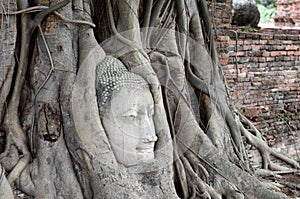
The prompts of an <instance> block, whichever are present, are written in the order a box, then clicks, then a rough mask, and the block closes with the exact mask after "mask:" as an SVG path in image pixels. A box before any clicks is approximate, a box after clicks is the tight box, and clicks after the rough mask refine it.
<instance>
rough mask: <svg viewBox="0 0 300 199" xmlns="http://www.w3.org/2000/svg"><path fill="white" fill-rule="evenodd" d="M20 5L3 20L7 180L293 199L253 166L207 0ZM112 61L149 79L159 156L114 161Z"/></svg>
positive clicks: (63, 189)
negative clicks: (104, 83)
mask: <svg viewBox="0 0 300 199" xmlns="http://www.w3.org/2000/svg"><path fill="white" fill-rule="evenodd" d="M20 2H22V4H20ZM20 2H19V4H18V6H19V7H18V10H17V2H16V1H6V0H5V1H3V6H2V7H3V9H4V10H2V11H1V15H0V16H1V19H2V21H3V23H2V24H1V26H0V27H1V31H0V38H1V40H0V50H2V51H5V53H1V54H0V66H1V77H2V79H1V82H0V85H1V87H0V100H1V101H0V119H1V131H4V132H5V134H6V147H5V150H4V151H1V152H2V153H1V155H0V163H1V164H2V166H3V168H4V169H5V171H6V172H7V173H8V176H7V177H5V176H4V175H1V176H0V185H2V184H1V183H3V187H8V188H7V189H8V190H9V189H10V187H12V190H13V189H15V188H16V189H19V190H20V191H22V192H24V193H26V194H27V195H29V196H32V197H34V198H66V199H67V198H178V197H180V198H218V199H221V198H267V199H268V198H287V197H286V196H284V195H282V194H281V193H277V192H274V191H272V190H269V186H267V185H265V183H262V182H261V181H260V180H259V179H258V178H257V176H255V175H254V172H253V171H252V170H251V169H250V168H251V166H250V164H249V162H248V159H247V155H246V152H245V147H244V144H243V142H242V133H243V135H244V136H245V137H246V138H252V137H251V136H249V135H248V133H249V132H248V130H247V129H246V128H244V125H247V126H249V127H250V128H255V127H253V126H252V125H251V124H250V125H249V123H248V121H247V120H246V119H245V118H243V117H242V116H240V115H238V114H237V113H236V110H235V109H234V107H233V106H232V105H231V103H230V96H229V94H228V92H227V88H226V82H225V80H224V77H223V76H222V73H221V71H220V69H219V67H218V58H217V54H216V49H215V46H214V40H213V33H212V29H211V25H210V21H209V16H208V11H207V6H206V2H205V1H203V0H202V1H200V0H199V1H196V0H189V1H186V0H176V1H171V0H158V1H152V0H148V1H145V0H135V1H127V0H124V1H120V2H119V1H104V0H93V1H89V0H74V1H72V2H69V1H67V0H65V1H60V2H58V1H54V0H53V1H49V2H50V3H49V2H48V1H36V2H30V5H31V7H29V4H28V2H27V1H20ZM20 5H21V6H20ZM49 6H50V8H49ZM8 12H10V13H8ZM32 12H34V13H35V14H32ZM17 19H18V20H17ZM95 25H96V27H95ZM17 27H18V28H17ZM19 27H20V28H19ZM26 27H27V28H28V29H26ZM107 56H114V57H115V58H116V59H119V60H121V61H122V63H123V64H124V65H125V66H126V67H127V69H128V70H129V71H130V72H133V73H136V74H138V75H140V76H142V77H143V78H144V79H145V80H146V81H147V82H148V83H149V85H150V90H151V93H152V96H153V101H154V104H155V114H154V122H155V130H156V134H157V136H158V137H159V139H158V141H157V143H156V145H155V161H153V162H151V163H145V164H141V165H137V166H133V167H125V166H124V165H122V164H120V163H119V162H118V161H117V160H116V158H115V157H114V153H113V151H112V149H111V146H110V142H109V139H108V138H107V135H106V133H105V130H104V128H103V126H102V123H101V117H100V115H99V110H98V105H97V98H96V89H97V88H96V82H97V81H98V80H97V78H96V76H95V74H96V70H97V66H99V64H100V65H101V63H104V62H103V61H104V60H105V58H106V57H107ZM12 82H16V84H12ZM7 105H8V106H7ZM10 110H13V111H10ZM240 118H242V119H240ZM242 123H243V124H242ZM241 132H242V133H241ZM251 135H252V134H251ZM256 136H258V135H256ZM249 140H250V142H251V140H255V142H253V144H256V146H262V147H261V148H262V149H265V150H266V153H265V154H266V159H265V160H266V162H268V161H269V159H268V155H269V154H272V153H273V154H272V155H274V152H272V151H271V150H268V149H267V148H266V147H265V145H263V144H262V142H261V141H260V140H259V139H249ZM279 157H281V156H279ZM281 159H282V158H281ZM287 162H288V161H287ZM268 163H270V162H268ZM288 163H289V164H291V165H292V166H294V167H296V168H298V169H299V168H300V166H299V164H298V163H297V162H295V161H291V162H288ZM269 165H274V164H271V163H270V164H269ZM273 168H278V167H276V166H275V167H273ZM280 168H281V167H280ZM266 169H267V168H266ZM6 178H7V180H8V182H9V183H10V186H9V184H8V182H7V181H6ZM2 179H3V181H1V180H2ZM1 188H2V186H0V196H1V194H3V189H1ZM5 194H6V195H5V198H12V197H13V196H12V194H13V193H12V191H10V190H9V191H8V192H7V193H5ZM14 194H15V193H14Z"/></svg>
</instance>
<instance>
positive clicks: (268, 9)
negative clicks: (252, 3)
mask: <svg viewBox="0 0 300 199" xmlns="http://www.w3.org/2000/svg"><path fill="white" fill-rule="evenodd" d="M257 8H258V10H259V13H260V21H261V22H270V21H271V20H272V16H273V14H274V13H275V12H276V5H275V4H269V5H267V6H264V5H262V4H257Z"/></svg>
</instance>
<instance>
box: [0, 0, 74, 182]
mask: <svg viewBox="0 0 300 199" xmlns="http://www.w3.org/2000/svg"><path fill="white" fill-rule="evenodd" d="M68 3H69V0H64V1H62V2H60V3H58V4H56V5H54V6H52V7H50V8H49V9H46V10H45V11H43V12H41V13H39V14H37V15H36V16H35V18H34V19H33V20H31V18H30V16H28V15H25V13H23V15H24V16H22V23H21V24H22V27H21V49H20V58H19V66H18V70H17V75H16V80H15V86H14V88H13V92H12V96H11V99H10V102H9V105H8V108H7V112H6V116H5V120H4V126H5V128H6V132H7V133H8V136H7V142H6V148H5V152H4V153H3V154H1V157H0V158H3V157H4V156H5V155H7V154H8V152H7V151H8V150H9V148H10V146H11V145H15V146H16V147H17V148H18V150H19V151H20V152H21V155H22V156H21V158H20V159H19V161H18V163H17V164H16V166H15V167H14V168H13V169H12V171H11V172H10V174H9V175H8V178H7V179H8V182H9V183H10V184H12V183H13V182H14V181H15V180H16V179H17V178H18V177H19V176H20V174H21V172H22V171H23V170H24V168H25V167H26V166H27V165H28V163H29V161H30V159H31V155H30V153H29V150H28V148H27V139H26V136H25V134H24V131H23V129H22V126H21V123H20V120H19V115H18V109H19V103H20V97H21V90H22V87H23V84H24V81H25V74H26V71H27V67H28V65H27V63H28V57H29V45H30V36H31V33H32V31H33V30H34V29H35V28H36V27H37V26H39V25H40V23H41V21H42V20H43V18H44V17H45V16H46V15H48V14H49V13H51V12H53V11H55V10H57V9H59V8H61V7H63V6H65V5H67V4H68ZM18 4H19V5H20V8H21V9H26V8H27V7H28V2H27V1H24V0H20V1H19V2H18Z"/></svg>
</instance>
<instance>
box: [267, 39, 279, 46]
mask: <svg viewBox="0 0 300 199" xmlns="http://www.w3.org/2000/svg"><path fill="white" fill-rule="evenodd" d="M268 44H271V45H277V44H281V41H280V40H269V41H268Z"/></svg>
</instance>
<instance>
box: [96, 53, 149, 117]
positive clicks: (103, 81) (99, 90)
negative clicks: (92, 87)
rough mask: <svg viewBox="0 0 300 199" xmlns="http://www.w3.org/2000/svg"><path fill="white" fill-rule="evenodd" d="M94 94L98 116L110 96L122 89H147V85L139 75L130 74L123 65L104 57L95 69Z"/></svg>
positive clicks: (102, 111)
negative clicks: (95, 95)
mask: <svg viewBox="0 0 300 199" xmlns="http://www.w3.org/2000/svg"><path fill="white" fill-rule="evenodd" d="M96 79H97V83H96V94H97V100H98V107H99V111H100V116H102V115H103V113H104V112H105V108H106V107H107V104H108V102H110V100H111V97H112V94H113V93H114V92H118V91H119V90H120V89H121V88H122V87H126V88H132V89H149V85H148V83H147V82H146V81H145V80H144V79H143V78H142V77H141V76H139V75H137V74H134V73H131V72H129V71H128V70H127V68H126V67H125V66H124V64H123V63H122V62H121V61H120V60H118V59H117V58H114V57H112V56H106V57H105V58H104V60H103V61H102V62H101V63H99V64H98V65H97V68H96Z"/></svg>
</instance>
